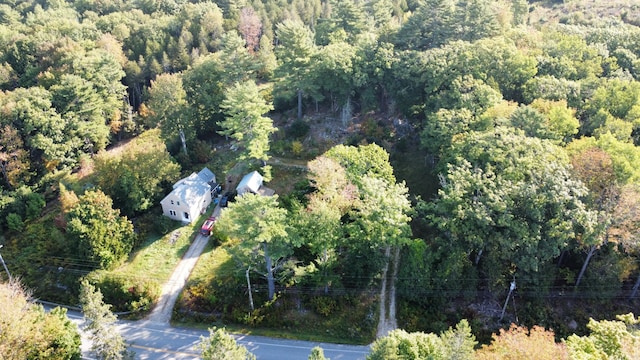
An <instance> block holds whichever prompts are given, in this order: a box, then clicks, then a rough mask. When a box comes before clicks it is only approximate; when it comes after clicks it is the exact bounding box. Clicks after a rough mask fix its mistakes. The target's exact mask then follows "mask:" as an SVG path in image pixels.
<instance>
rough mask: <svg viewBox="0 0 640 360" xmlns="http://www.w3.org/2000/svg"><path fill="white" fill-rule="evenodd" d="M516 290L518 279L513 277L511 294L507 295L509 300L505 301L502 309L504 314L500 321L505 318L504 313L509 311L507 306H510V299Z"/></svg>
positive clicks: (510, 288)
mask: <svg viewBox="0 0 640 360" xmlns="http://www.w3.org/2000/svg"><path fill="white" fill-rule="evenodd" d="M515 289H516V277H515V276H514V277H513V281H512V282H511V286H509V294H508V295H507V300H505V301H504V306H503V307H502V314H500V321H502V318H503V317H504V312H505V311H507V304H509V298H510V297H511V293H512V292H513V290H515Z"/></svg>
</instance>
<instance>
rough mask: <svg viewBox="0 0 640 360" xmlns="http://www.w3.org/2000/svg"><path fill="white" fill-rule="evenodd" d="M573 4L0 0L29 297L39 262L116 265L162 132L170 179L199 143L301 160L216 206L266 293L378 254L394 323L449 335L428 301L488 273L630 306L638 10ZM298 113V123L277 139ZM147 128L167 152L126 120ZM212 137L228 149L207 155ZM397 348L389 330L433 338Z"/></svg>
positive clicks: (8, 175) (9, 188)
mask: <svg viewBox="0 0 640 360" xmlns="http://www.w3.org/2000/svg"><path fill="white" fill-rule="evenodd" d="M605 3H606V4H605ZM586 4H587V2H584V1H571V2H558V1H556V2H555V3H554V4H553V6H549V4H548V2H542V1H525V0H512V1H496V0H469V1H454V0H372V1H356V0H345V1H333V0H331V1H328V0H291V1H284V0H250V1H235V0H225V1H216V2H211V1H182V0H180V1H178V0H166V1H155V0H154V1H134V2H127V1H122V0H111V1H93V0H80V1H32V0H24V1H8V2H5V3H3V4H0V173H1V174H2V176H1V180H0V227H1V229H0V234H2V235H1V236H0V243H2V244H3V245H5V248H4V249H6V250H7V251H10V252H11V255H12V259H13V261H14V263H13V264H12V265H13V266H14V267H15V268H16V269H19V270H17V271H18V272H19V273H21V275H22V276H24V279H25V281H29V282H30V285H38V287H43V288H44V287H47V288H51V289H54V288H56V287H58V286H60V281H63V282H64V281H67V280H64V279H61V278H64V276H63V275H64V274H63V275H61V278H58V277H57V275H56V276H45V275H43V274H45V273H46V271H48V270H47V269H49V268H53V269H57V268H58V266H62V265H64V266H67V265H68V264H70V263H73V262H74V261H75V260H77V259H78V258H85V257H86V258H88V259H89V260H88V261H89V262H90V264H91V265H94V266H96V267H108V268H109V267H113V266H115V265H117V264H118V263H119V262H120V261H122V260H123V259H125V258H126V256H127V255H128V254H129V252H130V251H131V249H132V248H133V247H132V245H133V239H134V237H135V235H134V232H133V225H132V224H131V223H130V222H129V221H128V220H127V219H126V218H124V217H121V216H120V213H122V214H124V215H126V216H129V217H132V216H136V217H139V218H140V219H144V218H145V217H150V218H153V220H150V222H153V221H156V220H157V219H156V218H155V215H154V210H153V207H154V205H157V203H158V200H159V199H160V198H161V196H162V195H163V194H165V193H166V190H168V188H169V185H170V184H171V183H172V182H173V181H174V180H175V179H177V178H179V177H180V174H179V171H180V169H179V167H178V166H177V165H176V164H175V162H174V161H173V160H172V158H171V155H170V153H171V154H176V153H178V152H179V151H180V150H179V148H180V147H179V146H176V145H178V144H180V143H181V144H182V145H183V146H182V150H183V154H180V155H179V156H180V161H181V164H183V167H184V171H185V172H190V171H191V170H192V169H191V168H190V165H191V163H192V162H193V161H194V160H195V159H200V158H206V157H207V156H198V155H199V154H203V153H204V154H208V153H211V152H212V151H216V152H218V153H217V155H216V158H215V160H213V161H211V162H210V163H209V164H207V165H208V166H215V167H216V168H214V172H216V174H219V173H220V172H222V173H223V174H224V173H225V171H229V169H231V168H232V166H233V164H231V163H230V162H231V161H229V163H228V162H227V160H226V159H227V158H233V159H234V161H236V160H238V159H239V160H245V159H257V160H262V161H268V160H270V159H273V156H274V155H276V154H277V155H278V156H282V157H285V158H286V157H289V156H291V157H300V158H301V159H303V160H305V161H308V160H312V159H313V160H312V161H311V162H310V163H309V166H308V170H309V173H308V174H309V176H308V177H307V178H306V179H305V176H304V175H300V176H299V177H298V178H296V179H295V181H298V183H297V184H296V185H295V186H294V185H291V184H281V183H280V180H281V179H282V183H285V182H287V181H288V180H289V179H287V178H286V176H284V175H283V174H279V173H278V171H279V170H281V169H280V168H276V167H275V166H274V167H273V170H276V171H273V173H274V174H275V175H276V176H274V179H272V180H273V181H274V185H275V186H274V188H278V189H281V188H282V189H290V188H295V190H294V191H292V192H291V193H290V194H286V193H282V194H280V196H279V197H278V198H277V199H276V198H259V197H255V198H252V197H251V196H249V197H247V198H243V199H239V200H238V201H237V202H235V203H234V204H232V205H231V206H230V207H229V209H228V211H227V212H228V213H231V214H234V217H233V218H234V219H232V217H231V216H226V215H223V216H222V217H221V219H220V230H221V231H222V230H224V232H226V234H227V235H229V236H230V238H232V239H236V240H237V239H242V242H240V243H236V242H234V241H229V242H227V243H226V245H225V246H229V247H230V248H233V249H230V250H232V252H233V251H235V253H234V254H236V258H237V259H239V260H240V262H241V263H242V266H243V271H246V269H248V268H251V270H252V271H254V270H257V271H259V272H261V273H263V275H265V276H266V278H267V280H268V281H267V282H268V287H269V293H270V294H269V295H270V298H273V297H274V296H273V295H274V292H275V283H276V282H277V281H278V280H282V279H284V278H281V279H278V277H277V276H275V275H274V273H273V272H275V274H276V275H277V273H278V270H280V265H281V264H282V263H283V262H284V261H287V260H291V261H290V262H288V264H287V266H289V268H290V269H293V270H295V271H291V272H288V273H287V274H286V275H287V280H291V282H286V283H284V282H280V284H281V285H283V286H292V287H296V289H295V290H300V291H302V292H303V293H304V292H305V291H308V293H304V294H305V295H307V294H313V295H309V297H311V298H313V300H309V301H316V300H317V299H316V297H315V295H316V294H317V293H319V292H322V290H324V292H322V293H323V296H336V297H338V295H341V294H344V293H346V292H349V291H357V290H371V288H372V287H375V286H378V285H380V283H383V280H393V279H394V278H395V277H396V276H395V275H394V273H393V272H390V274H387V273H386V272H385V270H386V269H388V268H389V264H390V263H394V262H395V263H397V264H398V265H399V268H398V269H397V270H398V274H399V275H398V276H397V277H398V282H397V284H398V294H399V295H400V296H399V300H400V302H401V304H402V306H401V309H402V311H403V313H402V314H400V322H401V325H407V326H409V327H411V326H412V327H415V328H416V329H424V328H433V329H437V330H442V329H446V327H447V326H448V325H450V324H449V323H450V322H451V321H452V319H453V318H456V320H457V318H458V317H460V316H462V315H461V313H463V312H462V311H459V309H454V310H452V309H451V308H453V307H454V306H450V307H448V308H445V307H444V306H441V305H443V304H446V303H447V300H458V301H461V302H469V301H475V300H476V299H474V298H473V296H474V295H475V294H476V292H477V291H482V294H487V292H486V291H487V290H488V291H489V292H488V294H490V295H492V296H493V297H494V300H495V298H502V295H504V294H502V293H501V292H499V291H497V290H496V289H497V287H496V286H498V285H499V286H500V288H501V289H503V290H504V287H503V286H502V285H506V284H504V283H505V282H508V281H511V280H512V279H513V277H514V276H515V277H516V278H517V279H518V284H519V285H518V286H519V290H520V292H519V295H520V296H521V297H522V298H523V300H524V301H525V302H528V301H529V300H530V296H541V295H543V294H544V291H540V290H541V289H543V290H550V289H553V290H554V291H555V290H557V292H554V293H556V294H560V293H562V294H566V293H567V292H566V291H565V290H566V288H567V286H573V285H574V284H576V283H580V282H582V283H581V287H577V288H576V289H575V292H574V296H575V297H576V299H582V298H588V297H592V296H600V297H604V296H616V297H618V298H628V296H627V295H629V294H627V293H625V291H629V293H630V294H631V297H633V296H635V294H637V291H638V288H640V273H639V272H638V267H637V259H638V256H639V255H640V251H638V249H640V246H638V240H637V235H636V234H637V223H638V222H637V219H638V213H640V212H638V211H637V209H638V203H639V201H638V198H640V197H638V190H637V189H638V181H639V180H640V167H639V166H638V164H639V163H640V152H639V150H638V149H639V148H638V145H640V105H639V101H640V85H638V84H639V80H640V45H639V44H640V28H639V27H638V24H640V16H638V15H637V9H635V8H633V7H632V5H629V4H627V3H625V2H623V1H619V2H613V4H614V5H613V6H611V4H609V2H588V5H589V6H586ZM271 104H273V106H272V105H271ZM294 118H297V121H295V122H294ZM294 124H295V125H294ZM276 126H278V127H282V128H283V130H284V129H288V130H287V131H282V132H275V128H276ZM295 126H302V127H305V126H306V127H307V128H308V131H305V134H304V135H300V134H298V135H296V138H295V139H293V137H290V136H289V135H291V134H293V133H295V131H292V128H294V127H295ZM156 127H158V128H159V129H160V131H159V132H160V133H161V138H162V139H163V141H164V143H163V141H160V136H159V135H158V133H159V132H158V131H157V130H154V131H152V132H146V130H149V128H156ZM219 135H223V136H219ZM229 140H231V141H235V142H236V145H237V147H238V148H239V149H240V151H239V152H238V153H236V154H237V155H238V156H235V155H231V156H227V154H226V153H221V152H222V151H225V152H226V151H227V149H230V148H231V149H233V151H235V149H236V147H233V146H228V145H230V144H229ZM294 140H295V141H294ZM120 141H128V142H129V146H126V147H125V146H122V147H116V146H114V145H120V144H117V143H118V142H120ZM112 146H113V149H111V147H112ZM106 149H109V152H103V150H106ZM123 149H126V150H123ZM221 149H223V150H221ZM289 149H292V150H291V151H289ZM294 149H295V151H293V150H294ZM118 151H122V153H120V154H118ZM319 154H323V156H320V157H318V155H319ZM277 160H279V159H277ZM296 160H297V159H296ZM272 161H274V163H275V160H272ZM392 163H393V164H394V166H393V167H392V165H391V164H392ZM396 164H397V166H398V167H397V169H398V170H401V171H394V170H396V169H394V167H396ZM92 165H93V167H92ZM194 165H195V164H194ZM297 165H299V164H297ZM270 166H272V164H269V165H267V167H265V168H264V171H269V170H271V168H270ZM212 168H213V167H212ZM283 168H284V167H283ZM229 172H230V173H231V171H229ZM283 172H287V173H288V172H289V171H288V170H286V171H285V170H283ZM291 172H292V173H293V171H291ZM412 172H415V173H417V175H415V174H413V176H414V177H416V178H419V179H418V180H415V179H411V177H412V174H411V173H412ZM301 173H302V172H301ZM183 175H184V174H183ZM226 175H230V174H224V175H223V176H226ZM265 175H267V174H266V173H265ZM298 175H299V174H298ZM277 176H281V179H280V178H277ZM267 177H268V176H267ZM404 178H406V180H407V183H406V184H405V183H403V182H402V179H404ZM397 179H398V180H397ZM438 179H439V180H440V181H439V182H438ZM307 180H309V181H307ZM295 181H292V182H295ZM275 182H278V183H275ZM59 184H60V185H59ZM407 184H409V185H407ZM425 184H426V186H425V187H430V188H431V189H432V190H433V189H435V188H437V189H435V190H433V192H431V193H428V192H427V191H424V192H423V190H419V188H420V187H421V186H423V185H425ZM290 185H291V186H290ZM93 187H96V188H97V189H99V190H97V189H94V188H93ZM71 189H73V190H75V192H74V191H71ZM285 191H288V190H285ZM76 193H77V194H78V195H76ZM105 194H106V195H105ZM420 195H422V198H421V197H420ZM110 199H113V203H112V202H111V200H110ZM414 200H415V201H414ZM414 210H416V211H414ZM263 211H264V212H263ZM60 212H62V213H63V214H64V215H62V214H61V213H60ZM243 212H245V213H246V214H245V213H243ZM267 215H268V216H267ZM256 219H258V220H259V221H256ZM140 223H144V221H141V222H136V224H140ZM256 223H258V225H259V226H258V227H260V229H256V228H255V225H256ZM238 224H240V225H238ZM136 226H137V225H136ZM148 227H149V226H148ZM143 228H144V224H143V225H141V226H140V229H136V230H137V231H138V230H144V229H143ZM285 230H287V231H285ZM142 232H144V231H142ZM391 247H395V248H394V249H398V252H397V253H398V254H400V255H399V256H400V257H399V259H398V260H397V261H393V260H392V259H391V256H390V255H389V254H390V249H391ZM257 255H259V256H257ZM269 261H272V262H271V265H269V264H268V263H269ZM33 264H38V266H32V265H33ZM319 275H320V276H319ZM385 275H387V276H385ZM634 279H638V280H635V281H634ZM40 280H41V281H40ZM254 280H255V279H254ZM521 280H523V282H524V284H523V282H521ZM69 283H70V282H69ZM67 285H68V284H67ZM634 285H635V286H634ZM307 286H309V288H308V287H307ZM527 286H530V287H527ZM595 286H602V287H598V288H597V289H604V290H607V291H604V290H603V291H596V290H591V291H588V290H587V289H594V288H595ZM531 289H535V290H531ZM583 289H584V290H583ZM238 291H240V290H238ZM72 292H73V291H72ZM291 293H292V294H297V293H296V292H295V291H292V292H291ZM365 293H366V291H365ZM594 294H595V295H594ZM350 295H351V294H350ZM287 296H290V297H288V298H287ZM283 297H284V298H286V299H283V301H285V300H286V301H289V300H291V301H294V300H295V301H301V302H303V304H300V303H297V304H299V308H305V307H307V305H308V304H306V303H304V302H305V301H306V297H305V296H301V297H300V299H294V297H295V295H291V294H287V295H283ZM212 298H213V297H212ZM345 298H348V299H351V297H345ZM301 299H302V300H301ZM333 300H335V299H333V298H329V299H326V298H323V300H322V301H326V302H327V303H329V304H331V301H333ZM207 301H208V300H207ZM363 303H366V302H363ZM452 304H456V305H457V304H458V303H455V302H453V301H452ZM316 305H318V303H317V302H315V303H314V306H316ZM530 305H531V303H527V305H526V306H525V308H526V309H533V308H534V305H531V306H530ZM285 307H286V306H284V307H283V308H285ZM311 307H313V306H311ZM329 308H331V307H330V306H329ZM416 309H420V311H417V310H416ZM234 310H235V309H234ZM230 311H233V310H230ZM470 312H472V313H473V314H474V315H473V316H475V314H476V313H475V312H473V311H470ZM527 312H530V313H545V314H550V312H543V311H540V312H536V311H534V310H527ZM418 313H419V314H418ZM465 314H466V313H465ZM236 315H237V314H236ZM465 316H466V315H465ZM478 316H480V315H478ZM536 316H537V315H536ZM545 316H546V315H545ZM549 316H552V315H549ZM237 318H238V316H235V315H234V319H237ZM425 318H427V319H425ZM528 320H530V321H534V320H531V319H528ZM544 320H547V319H544ZM541 321H542V320H541ZM364 322H366V321H364ZM445 322H447V324H445ZM563 327H564V324H563ZM353 331H354V332H358V331H357V330H353ZM362 331H366V330H362ZM521 333H524V330H522V331H521V329H514V330H513V331H512V332H511V333H503V334H502V335H500V337H502V338H503V340H505V341H510V339H516V340H515V341H520V339H521V338H523V337H522V336H521ZM531 334H534V336H533V337H534V339H533V340H532V341H537V340H536V339H538V338H541V337H544V339H543V340H545V341H546V340H547V337H546V335H547V334H542V335H544V336H538V335H539V334H538V333H536V332H535V331H534V330H529V335H528V337H529V338H531V337H532V336H531ZM512 335H513V336H512ZM409 338H410V339H409ZM399 339H400V340H402V341H400V340H399ZM407 339H409V340H407ZM407 339H405V337H404V335H402V336H401V335H397V336H396V339H395V340H393V341H396V340H397V341H398V342H399V343H403V344H409V343H410V344H412V345H411V346H413V344H414V343H420V344H427V345H424V346H425V347H429V346H432V345H433V346H432V347H434V348H435V347H436V345H437V343H438V342H439V341H440V342H442V341H441V339H440V338H438V337H437V336H433V337H431V336H426V337H425V338H422V337H419V336H417V337H415V338H413V337H410V336H407ZM437 339H440V340H437ZM388 341H390V340H388ZM393 341H391V343H392V345H393V344H395V343H393ZM575 341H576V343H579V344H582V345H584V347H585V348H587V349H593V350H594V351H593V352H592V353H589V354H600V355H602V354H603V353H604V354H609V353H607V352H606V351H608V350H602V351H600V350H597V351H596V350H595V349H597V348H598V346H599V345H598V344H599V343H598V342H599V341H600V340H597V341H596V340H593V341H592V340H585V339H582V340H575ZM594 344H595V345H594ZM421 346H422V345H421ZM541 346H542V345H541ZM392 347H393V346H390V348H392ZM418 347H419V346H418ZM505 348H507V349H508V348H509V345H504V344H501V343H500V340H497V341H496V342H495V346H494V347H493V348H492V349H485V350H486V351H487V352H488V353H491V351H494V350H495V351H502V349H505ZM438 349H440V347H439V345H438ZM385 351H386V350H385ZM389 351H390V353H391V352H393V351H392V350H389ZM437 351H440V350H437ZM634 355H635V354H634ZM585 356H586V355H585Z"/></svg>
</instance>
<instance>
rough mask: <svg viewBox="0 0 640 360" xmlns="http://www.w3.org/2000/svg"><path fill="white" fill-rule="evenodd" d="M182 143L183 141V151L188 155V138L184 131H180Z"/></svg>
mask: <svg viewBox="0 0 640 360" xmlns="http://www.w3.org/2000/svg"><path fill="white" fill-rule="evenodd" d="M180 141H182V151H184V153H185V155H186V154H187V138H186V137H185V136H184V131H182V129H180Z"/></svg>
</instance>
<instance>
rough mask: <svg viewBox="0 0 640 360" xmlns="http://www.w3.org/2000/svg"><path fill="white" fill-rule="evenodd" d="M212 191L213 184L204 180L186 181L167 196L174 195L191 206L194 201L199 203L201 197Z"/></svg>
mask: <svg viewBox="0 0 640 360" xmlns="http://www.w3.org/2000/svg"><path fill="white" fill-rule="evenodd" d="M210 191H211V186H209V184H207V183H206V182H204V181H202V180H197V181H184V182H182V183H181V184H180V185H179V186H178V187H176V188H174V189H173V191H172V192H171V193H170V194H169V195H167V197H169V196H173V197H174V198H177V199H179V200H180V201H183V202H184V203H185V204H188V205H189V206H191V205H193V204H194V203H197V204H199V201H200V199H202V197H203V196H205V195H207V196H208V195H209V192H210ZM165 199H166V197H165Z"/></svg>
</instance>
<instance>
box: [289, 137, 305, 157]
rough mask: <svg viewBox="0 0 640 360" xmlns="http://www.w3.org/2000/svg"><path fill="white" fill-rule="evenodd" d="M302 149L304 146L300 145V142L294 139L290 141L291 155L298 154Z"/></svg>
mask: <svg viewBox="0 0 640 360" xmlns="http://www.w3.org/2000/svg"><path fill="white" fill-rule="evenodd" d="M303 150H304V147H303V146H302V143H301V142H300V141H297V140H296V141H294V142H292V143H291V152H292V153H293V155H295V156H299V155H300V154H301V153H302V151H303Z"/></svg>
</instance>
